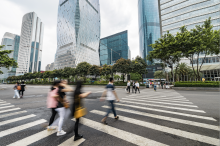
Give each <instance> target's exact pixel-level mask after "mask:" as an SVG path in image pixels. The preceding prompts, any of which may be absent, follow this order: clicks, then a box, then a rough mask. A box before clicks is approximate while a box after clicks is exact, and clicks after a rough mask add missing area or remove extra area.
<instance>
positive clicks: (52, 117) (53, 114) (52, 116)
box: [49, 108, 57, 126]
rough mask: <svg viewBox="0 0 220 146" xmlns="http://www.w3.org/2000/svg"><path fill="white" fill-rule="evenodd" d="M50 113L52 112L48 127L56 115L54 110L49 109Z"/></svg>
mask: <svg viewBox="0 0 220 146" xmlns="http://www.w3.org/2000/svg"><path fill="white" fill-rule="evenodd" d="M51 111H52V115H51V117H50V122H49V126H50V125H51V124H52V123H53V121H54V118H55V116H56V114H57V112H56V110H55V108H51Z"/></svg>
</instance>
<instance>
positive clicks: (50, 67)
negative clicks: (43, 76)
mask: <svg viewBox="0 0 220 146" xmlns="http://www.w3.org/2000/svg"><path fill="white" fill-rule="evenodd" d="M53 70H54V63H51V64H48V65H47V66H46V67H45V71H53Z"/></svg>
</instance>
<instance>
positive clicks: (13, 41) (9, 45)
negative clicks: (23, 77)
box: [0, 32, 20, 80]
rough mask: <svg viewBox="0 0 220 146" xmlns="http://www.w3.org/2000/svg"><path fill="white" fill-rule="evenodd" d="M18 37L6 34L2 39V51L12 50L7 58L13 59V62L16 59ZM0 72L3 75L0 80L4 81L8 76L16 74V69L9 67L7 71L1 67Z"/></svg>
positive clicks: (0, 75)
mask: <svg viewBox="0 0 220 146" xmlns="http://www.w3.org/2000/svg"><path fill="white" fill-rule="evenodd" d="M19 43H20V36H18V35H15V34H12V33H9V32H6V33H5V34H4V36H3V38H2V42H1V45H4V47H3V48H2V50H13V52H12V53H10V54H9V55H8V56H9V57H10V58H14V60H15V61H17V59H18V51H19ZM1 71H2V72H3V74H0V79H1V80H5V79H7V78H8V77H9V76H14V75H15V74H16V68H14V67H10V68H9V69H7V68H5V67H2V68H1Z"/></svg>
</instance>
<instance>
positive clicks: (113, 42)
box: [99, 30, 130, 66]
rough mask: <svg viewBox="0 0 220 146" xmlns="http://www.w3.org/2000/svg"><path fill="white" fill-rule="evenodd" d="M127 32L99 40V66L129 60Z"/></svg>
mask: <svg viewBox="0 0 220 146" xmlns="http://www.w3.org/2000/svg"><path fill="white" fill-rule="evenodd" d="M129 51H130V50H129V47H128V32H127V30H126V31H123V32H120V33H117V34H114V35H111V36H108V37H105V38H102V39H101V40H100V49H99V54H100V65H101V66H103V65H104V64H107V65H110V64H114V63H116V61H117V60H118V59H120V58H124V59H129V58H130V55H129V53H130V52H129Z"/></svg>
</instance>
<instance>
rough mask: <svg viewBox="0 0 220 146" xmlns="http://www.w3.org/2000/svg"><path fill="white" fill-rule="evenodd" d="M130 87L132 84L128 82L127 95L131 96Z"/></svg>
mask: <svg viewBox="0 0 220 146" xmlns="http://www.w3.org/2000/svg"><path fill="white" fill-rule="evenodd" d="M130 85H131V83H130V81H129V80H128V83H127V93H129V94H130Z"/></svg>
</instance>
